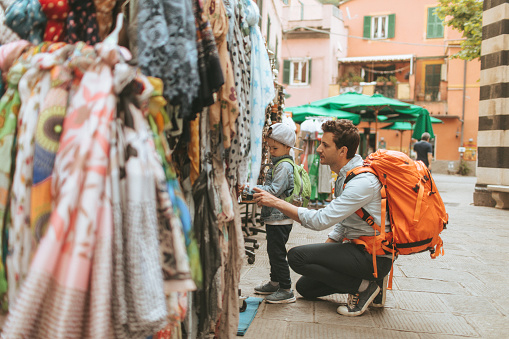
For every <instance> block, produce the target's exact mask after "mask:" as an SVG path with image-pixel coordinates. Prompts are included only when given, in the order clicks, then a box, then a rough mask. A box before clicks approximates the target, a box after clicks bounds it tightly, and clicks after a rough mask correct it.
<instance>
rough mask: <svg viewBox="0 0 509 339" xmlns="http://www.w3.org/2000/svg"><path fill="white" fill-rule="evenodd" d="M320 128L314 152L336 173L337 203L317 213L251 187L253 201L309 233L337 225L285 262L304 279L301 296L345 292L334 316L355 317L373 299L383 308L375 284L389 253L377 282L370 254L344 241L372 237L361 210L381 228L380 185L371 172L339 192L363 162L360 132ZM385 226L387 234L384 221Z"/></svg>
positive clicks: (331, 124) (338, 126)
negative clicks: (322, 240)
mask: <svg viewBox="0 0 509 339" xmlns="http://www.w3.org/2000/svg"><path fill="white" fill-rule="evenodd" d="M322 129H323V132H324V133H323V137H322V142H321V144H320V146H319V147H318V148H317V152H318V154H319V155H320V163H321V164H323V165H329V166H330V168H331V170H333V171H334V172H335V173H338V179H337V181H336V186H335V192H334V195H335V199H334V200H332V201H331V203H330V204H329V205H327V207H325V208H323V209H320V210H310V209H306V208H302V207H295V206H294V205H292V204H290V203H287V202H285V201H284V200H281V199H278V198H276V197H274V196H273V195H272V194H270V193H268V192H265V191H262V190H260V189H255V191H256V192H257V193H256V194H254V199H255V201H256V202H257V203H258V204H259V205H263V206H270V207H275V208H277V209H279V210H280V211H281V212H283V213H284V214H285V215H287V216H288V217H290V218H292V219H293V220H295V221H298V222H300V223H301V224H302V226H304V227H306V228H309V229H312V230H316V231H320V230H323V229H326V228H329V227H331V226H333V225H335V227H334V230H333V231H332V232H330V233H329V235H328V238H327V240H326V241H325V243H322V244H311V245H304V246H298V247H295V248H292V249H291V250H290V251H289V252H288V262H289V264H290V267H291V268H292V269H293V270H294V271H295V272H297V273H299V274H301V275H302V277H301V278H300V279H299V281H298V282H297V284H296V289H297V291H298V292H299V293H300V294H301V295H302V296H303V297H305V298H316V297H321V296H325V295H329V294H333V293H348V294H349V298H348V303H347V305H346V306H339V307H338V309H337V312H338V313H339V314H341V315H345V316H358V315H361V314H363V313H364V311H365V310H366V309H367V307H368V306H369V305H370V304H371V302H372V301H373V300H374V299H375V298H377V299H379V298H380V299H382V300H378V301H376V302H377V304H378V305H375V306H378V307H381V306H383V302H384V301H383V299H384V297H385V295H384V294H383V293H380V294H379V292H380V287H379V285H382V283H383V280H384V277H385V276H386V275H387V274H388V273H389V271H390V269H391V266H392V260H391V258H390V256H387V255H384V256H377V260H376V263H377V269H378V274H379V277H380V278H379V279H378V280H377V281H375V278H374V276H373V261H372V256H371V254H369V253H368V252H367V251H366V250H365V249H364V247H363V246H362V245H356V244H354V243H352V242H350V241H349V240H345V239H350V240H352V239H358V238H359V237H361V236H372V235H373V234H374V232H373V228H372V227H371V226H370V225H368V224H367V223H366V222H365V221H363V220H362V219H361V218H360V217H359V216H357V214H355V211H357V210H358V209H359V208H361V207H362V208H364V209H365V210H366V211H367V212H368V213H370V214H371V215H372V216H373V218H374V220H375V222H376V223H377V224H378V225H380V224H381V220H380V218H381V214H382V211H381V194H380V189H381V184H380V182H379V180H378V178H377V177H376V176H375V175H373V174H372V173H362V174H359V175H357V176H355V177H354V178H353V179H351V180H350V181H349V182H348V183H347V184H346V186H345V187H344V189H343V185H344V182H345V177H346V173H347V172H348V171H350V170H351V169H353V168H355V167H358V166H362V164H363V160H362V158H361V156H360V155H358V154H355V152H356V150H357V147H358V146H359V140H360V136H359V131H358V130H357V128H356V127H355V126H354V125H353V124H352V122H351V121H349V120H337V121H327V122H325V123H323V125H322ZM385 224H386V231H387V232H388V231H389V229H390V226H389V221H388V218H386V223H385Z"/></svg>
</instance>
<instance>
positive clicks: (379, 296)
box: [369, 274, 389, 307]
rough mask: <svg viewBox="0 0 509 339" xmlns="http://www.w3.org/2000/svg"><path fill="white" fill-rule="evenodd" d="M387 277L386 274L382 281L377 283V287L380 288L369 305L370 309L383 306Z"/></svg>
mask: <svg viewBox="0 0 509 339" xmlns="http://www.w3.org/2000/svg"><path fill="white" fill-rule="evenodd" d="M388 277H389V275H388V274H387V275H386V276H385V277H384V278H383V280H382V281H377V282H376V283H377V284H378V287H380V292H378V294H377V295H376V297H375V299H373V302H372V303H371V305H369V306H371V307H384V306H385V297H386V296H387V280H388Z"/></svg>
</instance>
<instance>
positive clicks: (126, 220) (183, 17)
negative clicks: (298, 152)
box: [0, 0, 274, 339]
mask: <svg viewBox="0 0 509 339" xmlns="http://www.w3.org/2000/svg"><path fill="white" fill-rule="evenodd" d="M6 3H9V6H8V10H7V12H6V17H7V20H6V24H7V25H8V26H9V27H12V28H13V30H14V31H15V32H16V33H17V34H18V35H19V36H16V35H14V33H13V34H12V36H15V37H16V39H19V38H22V37H24V38H25V39H27V40H17V41H15V42H12V43H9V44H7V45H1V46H0V72H1V73H0V74H2V75H3V80H4V87H5V88H4V89H5V93H3V94H1V98H0V156H1V157H2V162H0V232H1V238H0V241H1V243H0V246H1V251H0V255H1V257H0V312H1V313H4V314H7V318H6V321H5V323H4V324H3V327H2V337H6V338H41V339H50V338H51V339H54V338H57V339H58V338H140V339H141V338H143V339H145V338H147V337H153V338H164V339H174V338H181V337H183V336H184V335H187V336H190V337H200V338H205V337H209V336H212V335H213V336H215V337H218V338H231V337H233V336H235V335H236V332H237V325H238V319H239V314H238V309H239V300H238V288H239V281H240V271H241V268H242V264H243V261H244V239H243V234H242V229H241V218H240V207H239V203H238V195H237V187H238V186H239V185H243V184H245V183H246V181H247V180H248V178H253V177H254V174H253V173H255V172H257V171H258V172H259V169H258V170H257V169H256V168H257V166H258V167H259V164H258V163H259V162H260V161H259V159H261V155H260V154H259V153H261V149H260V145H259V143H260V142H261V131H262V129H261V128H262V127H263V126H264V125H265V121H266V116H265V115H264V112H265V107H266V106H267V105H268V104H269V102H270V101H271V100H272V98H273V96H274V83H273V80H272V79H273V78H272V77H273V76H272V68H271V65H270V63H269V59H268V56H267V52H266V50H265V46H264V43H263V39H262V37H261V33H260V30H259V28H258V26H257V23H258V18H259V13H258V8H257V5H256V4H255V3H254V2H252V1H251V0H239V1H237V0H224V1H223V0H207V1H202V0H171V1H170V0H131V1H126V2H122V3H120V2H116V1H112V0H93V1H92V0H90V1H78V0H62V1H60V0H58V1H57V0H41V1H38V0H35V1H33V0H0V5H1V7H2V8H6V7H5V4H6ZM116 13H123V15H125V16H124V17H122V16H119V17H117V20H116V23H117V26H116V27H115V28H114V29H113V27H112V26H113V18H114V15H116ZM0 14H1V13H0ZM122 26H125V27H122ZM0 29H2V26H0ZM110 32H111V33H110ZM124 33H127V35H131V36H132V35H133V34H134V35H135V37H136V39H128V40H126V39H125V37H126V35H125V34H124ZM123 34H124V35H123ZM43 40H44V42H41V41H43ZM119 41H120V42H121V44H122V45H123V46H129V47H130V48H132V49H133V52H134V53H137V55H136V59H133V57H132V54H131V52H130V51H129V50H128V49H126V48H125V47H121V46H120V45H119ZM136 50H137V52H136ZM0 93H1V92H0ZM250 166H251V167H250Z"/></svg>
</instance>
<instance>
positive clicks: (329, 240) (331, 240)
mask: <svg viewBox="0 0 509 339" xmlns="http://www.w3.org/2000/svg"><path fill="white" fill-rule="evenodd" d="M325 242H326V243H328V242H337V241H336V240H334V239H331V238H327V240H325Z"/></svg>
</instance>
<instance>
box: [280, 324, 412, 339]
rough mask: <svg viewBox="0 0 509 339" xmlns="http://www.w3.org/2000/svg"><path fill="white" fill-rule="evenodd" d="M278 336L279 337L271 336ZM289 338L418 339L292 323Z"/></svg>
mask: <svg viewBox="0 0 509 339" xmlns="http://www.w3.org/2000/svg"><path fill="white" fill-rule="evenodd" d="M271 338H280V337H271ZM287 338H289V339H336V338H338V339H344V338H348V339H366V338H377V339H399V338H401V339H418V338H419V337H418V336H417V335H416V334H413V333H405V332H397V331H390V330H383V329H377V328H362V327H356V326H343V325H332V324H294V325H292V326H290V328H289V331H288V337H287Z"/></svg>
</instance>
